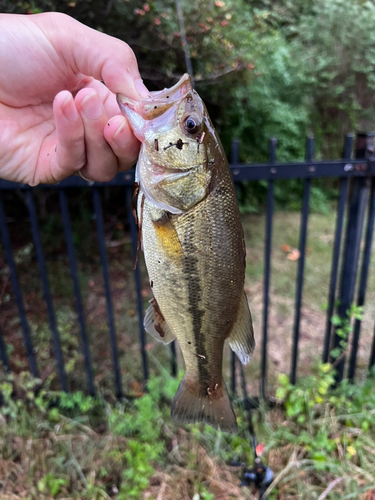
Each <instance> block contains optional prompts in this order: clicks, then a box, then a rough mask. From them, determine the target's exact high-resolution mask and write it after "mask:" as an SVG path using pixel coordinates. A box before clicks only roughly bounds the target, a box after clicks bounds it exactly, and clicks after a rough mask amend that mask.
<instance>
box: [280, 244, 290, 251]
mask: <svg viewBox="0 0 375 500" xmlns="http://www.w3.org/2000/svg"><path fill="white" fill-rule="evenodd" d="M281 248H282V250H284V252H290V251H291V250H292V247H291V246H289V245H283V246H282V247H281Z"/></svg>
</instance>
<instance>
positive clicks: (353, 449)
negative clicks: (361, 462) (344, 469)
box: [346, 446, 357, 457]
mask: <svg viewBox="0 0 375 500" xmlns="http://www.w3.org/2000/svg"><path fill="white" fill-rule="evenodd" d="M346 451H347V452H348V453H349V455H350V456H351V457H354V456H355V455H357V451H356V449H355V448H354V446H348V447H347V448H346Z"/></svg>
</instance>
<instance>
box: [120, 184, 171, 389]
mask: <svg viewBox="0 0 375 500" xmlns="http://www.w3.org/2000/svg"><path fill="white" fill-rule="evenodd" d="M131 197H132V189H131V188H130V187H128V188H126V207H127V213H128V220H129V225H130V234H131V238H132V249H133V261H134V262H135V261H136V255H137V252H138V231H137V228H136V225H135V220H134V217H133V214H132V211H131ZM134 280H135V288H136V293H137V310H138V323H139V340H140V343H141V357H142V368H143V380H144V381H145V382H147V380H148V363H147V355H146V338H145V330H144V327H143V300H142V293H141V289H142V286H141V276H140V272H139V266H138V265H137V266H136V268H135V269H134ZM172 344H174V342H172ZM175 360H176V353H173V351H172V372H173V369H174V366H173V364H174V363H175ZM175 371H176V372H177V367H176V368H175Z"/></svg>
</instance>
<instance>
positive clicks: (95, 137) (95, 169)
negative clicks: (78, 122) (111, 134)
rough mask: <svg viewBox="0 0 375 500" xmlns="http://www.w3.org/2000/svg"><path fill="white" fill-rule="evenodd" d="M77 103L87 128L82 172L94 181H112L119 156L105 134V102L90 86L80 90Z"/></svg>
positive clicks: (106, 118) (106, 117) (76, 98)
mask: <svg viewBox="0 0 375 500" xmlns="http://www.w3.org/2000/svg"><path fill="white" fill-rule="evenodd" d="M75 103H76V106H77V109H78V111H79V112H80V115H81V118H82V121H83V125H84V129H85V144H86V165H85V167H84V168H83V169H82V174H83V175H84V176H85V177H87V178H88V179H91V180H93V181H98V182H107V181H110V180H111V179H113V177H114V176H115V175H116V173H117V170H118V168H117V158H116V156H115V154H114V152H113V151H112V149H111V148H110V146H109V145H108V143H107V141H106V140H105V139H104V135H103V129H104V127H105V125H106V123H107V121H108V116H107V113H106V112H105V110H104V106H103V103H102V101H101V99H100V97H99V95H98V93H97V92H96V91H95V90H94V89H90V88H87V89H82V90H80V91H79V92H78V94H77V95H76V97H75Z"/></svg>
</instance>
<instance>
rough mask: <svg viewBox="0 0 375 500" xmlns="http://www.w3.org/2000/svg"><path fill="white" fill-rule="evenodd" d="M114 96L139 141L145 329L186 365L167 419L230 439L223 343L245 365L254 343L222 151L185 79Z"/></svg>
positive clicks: (233, 425)
mask: <svg viewBox="0 0 375 500" xmlns="http://www.w3.org/2000/svg"><path fill="white" fill-rule="evenodd" d="M117 98H118V102H119V105H120V108H121V111H122V112H123V114H124V115H125V116H126V117H127V119H128V121H129V123H130V125H131V127H132V128H133V131H134V134H135V135H136V137H137V138H138V139H139V140H140V141H141V143H142V146H141V150H140V154H139V158H138V163H137V168H136V186H138V191H139V192H138V200H137V206H136V218H137V220H138V225H139V231H140V234H141V239H142V247H143V251H144V255H145V261H146V266H147V270H148V275H149V280H150V285H151V288H152V292H153V295H154V298H153V299H152V300H151V305H150V307H149V308H148V310H147V312H146V316H145V320H144V326H145V330H146V331H147V332H148V333H150V334H151V335H152V336H153V337H155V338H156V339H157V340H158V341H161V342H164V344H168V343H169V342H172V341H173V340H174V339H175V338H177V339H178V342H179V345H180V348H181V351H182V354H183V357H184V360H185V365H186V373H185V376H184V378H183V379H182V381H181V383H180V385H179V388H178V390H177V393H176V395H175V397H174V399H173V401H172V409H171V415H172V418H173V419H175V420H176V421H177V422H179V423H188V422H196V421H201V422H205V423H207V424H210V425H212V426H213V427H217V428H220V429H222V430H224V431H229V432H235V431H236V429H237V422H236V417H235V414H234V412H233V409H232V405H231V403H230V400H229V397H228V392H227V389H226V386H225V383H224V380H223V376H222V361H223V347H224V341H225V339H228V340H229V344H230V346H231V348H232V349H233V351H234V352H235V353H236V354H237V356H238V358H239V359H240V360H241V362H242V363H244V364H246V363H247V362H248V361H249V360H250V358H251V355H252V352H253V349H254V346H255V342H254V334H253V326H252V320H251V314H250V310H249V306H248V302H247V298H246V295H245V292H244V279H245V242H244V234H243V230H242V227H241V223H240V218H239V211H238V207H237V202H236V197H235V192H234V186H233V180H232V176H231V173H230V169H229V166H228V162H227V159H226V157H225V153H224V151H223V148H222V145H221V143H220V140H219V138H218V136H217V134H216V132H215V129H214V127H213V125H212V123H211V121H210V118H209V116H208V113H207V110H206V108H205V106H204V104H203V102H202V100H201V99H200V97H199V95H198V94H197V92H196V91H195V90H193V88H192V86H191V83H190V78H189V76H188V75H184V76H183V77H182V78H181V80H180V81H179V82H178V83H177V84H176V85H175V86H174V87H172V88H170V89H165V90H163V91H161V92H151V93H150V97H149V98H146V99H143V100H141V101H139V102H134V101H131V100H129V99H127V98H125V97H123V96H121V95H119V96H118V97H117Z"/></svg>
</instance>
